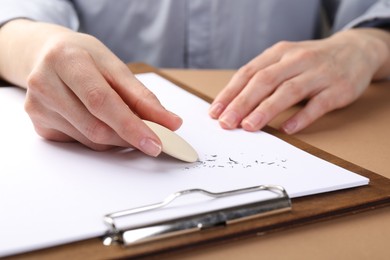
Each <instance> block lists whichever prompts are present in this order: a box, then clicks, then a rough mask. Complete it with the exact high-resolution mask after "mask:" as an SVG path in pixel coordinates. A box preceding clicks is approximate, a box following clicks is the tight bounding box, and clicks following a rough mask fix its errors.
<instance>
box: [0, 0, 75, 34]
mask: <svg viewBox="0 0 390 260" xmlns="http://www.w3.org/2000/svg"><path fill="white" fill-rule="evenodd" d="M17 18H26V19H30V20H35V21H41V22H48V23H54V24H58V25H62V26H65V27H68V28H70V29H72V30H78V28H79V19H78V16H77V12H76V10H75V8H74V6H73V4H72V1H67V0H28V1H26V0H0V27H1V26H2V25H3V24H5V23H6V22H8V21H10V20H13V19H17Z"/></svg>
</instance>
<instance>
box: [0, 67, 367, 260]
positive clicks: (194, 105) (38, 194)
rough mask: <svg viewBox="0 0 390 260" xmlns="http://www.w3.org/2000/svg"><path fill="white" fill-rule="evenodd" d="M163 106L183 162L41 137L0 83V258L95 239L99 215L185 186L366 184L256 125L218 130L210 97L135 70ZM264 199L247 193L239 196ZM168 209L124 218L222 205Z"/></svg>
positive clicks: (303, 188)
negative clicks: (185, 145) (182, 147)
mask: <svg viewBox="0 0 390 260" xmlns="http://www.w3.org/2000/svg"><path fill="white" fill-rule="evenodd" d="M138 77H139V79H140V80H141V81H142V82H143V83H144V84H145V85H146V86H147V87H148V88H150V89H151V90H152V91H153V92H154V93H155V94H156V95H157V97H158V98H159V99H160V101H161V103H162V104H163V105H164V106H165V107H166V108H167V109H169V110H171V111H174V112H175V113H177V114H178V115H179V116H181V117H182V118H183V119H184V124H183V126H182V127H181V128H180V129H179V130H178V131H177V133H178V134H179V135H181V136H182V137H183V138H184V139H186V140H187V141H188V142H189V143H190V144H192V145H193V146H194V148H195V149H196V150H197V151H198V153H199V156H200V161H199V162H196V163H192V164H188V163H184V162H180V161H178V160H175V159H173V158H170V157H169V156H166V155H163V156H160V157H159V158H151V157H148V156H146V155H144V154H142V153H140V152H138V151H134V150H129V149H128V150H119V149H116V150H112V151H107V152H94V151H91V150H89V149H87V148H85V147H83V146H82V145H80V144H75V143H57V142H50V141H46V140H43V139H42V138H41V137H39V136H38V135H37V134H36V133H35V131H34V128H33V126H32V123H31V121H30V119H29V117H28V115H27V114H26V113H25V112H24V109H23V102H24V96H25V92H24V91H23V90H20V89H17V88H12V87H10V88H0V120H1V128H0V144H1V146H0V158H1V159H0V160H1V164H0V209H1V213H0V234H1V243H0V256H5V255H9V254H15V253H20V252H25V251H30V250H34V249H39V248H45V247H49V246H54V245H59V244H63V243H69V242H73V241H77V240H82V239H86V238H91V237H96V236H100V235H102V234H104V233H105V231H106V230H107V229H106V227H105V226H104V224H103V220H102V218H103V216H104V215H105V214H108V213H111V212H115V211H118V210H124V209H128V208H134V207H138V206H143V205H147V204H152V203H157V202H160V201H162V200H163V199H164V198H165V197H167V196H168V195H169V194H171V193H173V192H176V191H180V190H185V189H191V188H202V189H206V190H209V191H212V192H219V191H226V190H232V189H238V188H245V187H249V186H257V185H262V184H275V185H281V186H283V187H285V188H286V190H287V192H288V193H289V195H290V197H298V196H305V195H310V194H315V193H320V192H327V191H333V190H338V189H344V188H350V187H355V186H360V185H366V184H368V182H369V180H368V179H367V178H365V177H363V176H360V175H358V174H355V173H352V172H350V171H348V170H345V169H343V168H341V167H338V166H336V165H333V164H330V163H328V162H326V161H324V160H322V159H319V158H317V157H314V156H312V155H310V154H308V153H306V152H304V151H302V150H300V149H297V148H295V147H293V146H292V145H290V144H287V143H286V142H284V141H282V140H280V139H278V138H276V137H274V136H272V135H269V134H267V133H264V132H261V131H260V132H257V133H250V132H245V131H243V130H234V131H227V130H223V129H221V128H220V127H219V125H218V122H216V121H215V120H212V119H210V118H209V116H208V114H207V110H208V107H209V104H208V103H206V102H205V101H203V100H201V99H199V98H197V97H195V96H193V95H191V94H189V93H188V92H186V91H184V90H182V89H180V88H179V87H177V86H175V85H173V84H172V83H170V82H169V81H167V80H165V79H163V78H161V77H160V76H158V75H156V74H153V73H147V74H141V75H138ZM261 196H263V197H264V198H265V197H266V195H259V194H254V195H251V197H248V198H247V199H248V200H254V199H258V198H261ZM194 200H196V202H195V203H194V204H191V205H190V206H189V205H184V204H187V201H186V202H185V203H184V202H183V201H182V202H180V201H178V202H177V204H176V205H174V206H173V207H172V209H173V210H165V211H164V210H163V211H161V212H158V214H156V213H154V214H149V215H148V216H147V217H144V216H143V217H138V218H137V217H135V218H134V220H132V221H133V222H132V223H133V224H137V223H149V222H152V221H156V220H158V219H159V218H166V217H171V216H172V214H173V215H175V216H182V215H188V214H193V213H196V212H200V211H205V210H209V209H213V208H221V207H224V206H226V203H228V204H229V205H233V204H235V203H242V202H240V201H237V200H236V199H234V198H231V199H229V200H228V202H226V200H225V201H224V202H222V201H221V202H219V201H218V200H210V199H205V198H194Z"/></svg>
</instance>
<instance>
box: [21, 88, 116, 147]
mask: <svg viewBox="0 0 390 260" xmlns="http://www.w3.org/2000/svg"><path fill="white" fill-rule="evenodd" d="M36 101H37V100H36V99H35V98H34V97H31V94H30V92H29V91H28V92H27V95H26V102H25V110H26V111H27V112H28V114H29V116H30V118H31V119H32V122H33V124H34V128H35V130H36V132H37V133H38V134H39V135H40V136H42V137H43V138H45V139H48V140H52V141H57V142H74V141H78V142H80V143H82V144H84V145H85V146H87V147H89V148H91V149H93V150H97V151H102V150H107V149H110V148H111V147H112V145H103V144H98V143H94V142H92V141H91V140H89V139H88V138H87V137H85V135H83V134H82V133H81V132H80V131H78V130H77V129H76V128H75V127H73V125H71V124H70V123H69V122H68V121H67V120H65V119H64V118H63V117H62V116H61V115H60V114H58V113H56V112H54V111H52V110H50V109H47V108H45V107H44V106H42V103H41V102H36ZM58 129H61V130H58Z"/></svg>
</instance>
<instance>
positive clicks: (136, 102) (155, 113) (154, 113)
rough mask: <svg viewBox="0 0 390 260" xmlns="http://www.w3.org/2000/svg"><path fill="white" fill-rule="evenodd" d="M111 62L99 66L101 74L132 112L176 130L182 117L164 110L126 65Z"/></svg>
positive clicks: (115, 61)
mask: <svg viewBox="0 0 390 260" xmlns="http://www.w3.org/2000/svg"><path fill="white" fill-rule="evenodd" d="M113 63H114V64H113ZM113 63H110V64H104V67H102V68H101V70H102V72H103V76H104V77H105V78H106V80H107V81H108V83H109V84H110V86H112V88H113V89H114V90H115V91H116V92H117V93H118V94H119V95H120V97H121V98H122V99H123V100H124V101H125V103H126V104H128V105H129V107H130V108H131V110H132V111H133V112H134V113H136V114H137V115H138V116H139V117H141V118H143V119H146V120H150V121H153V122H156V123H159V124H161V125H164V126H166V127H168V128H169V129H171V130H177V129H178V128H179V127H180V126H181V124H182V119H181V118H180V117H179V116H177V115H176V114H174V113H172V112H170V111H168V110H166V109H165V108H164V107H163V106H162V105H161V103H160V101H159V100H158V99H157V97H156V96H155V95H154V94H153V93H152V92H151V91H150V90H148V89H147V88H146V87H145V86H144V85H143V84H142V83H141V82H140V81H139V80H137V78H136V77H135V76H134V75H133V74H132V73H131V71H130V70H129V69H128V67H127V66H125V65H124V64H123V63H122V62H120V61H119V60H116V59H115V58H113ZM112 68H115V70H114V69H112Z"/></svg>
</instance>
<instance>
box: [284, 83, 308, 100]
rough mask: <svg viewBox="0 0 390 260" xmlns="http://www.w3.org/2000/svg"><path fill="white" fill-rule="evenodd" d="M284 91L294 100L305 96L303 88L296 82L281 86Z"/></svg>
mask: <svg viewBox="0 0 390 260" xmlns="http://www.w3.org/2000/svg"><path fill="white" fill-rule="evenodd" d="M280 88H281V89H282V91H283V92H284V93H286V94H288V95H289V96H290V97H293V98H302V97H303V95H304V89H303V86H301V85H298V84H296V83H295V82H294V81H292V80H289V81H286V82H284V83H283V84H282V86H280Z"/></svg>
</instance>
